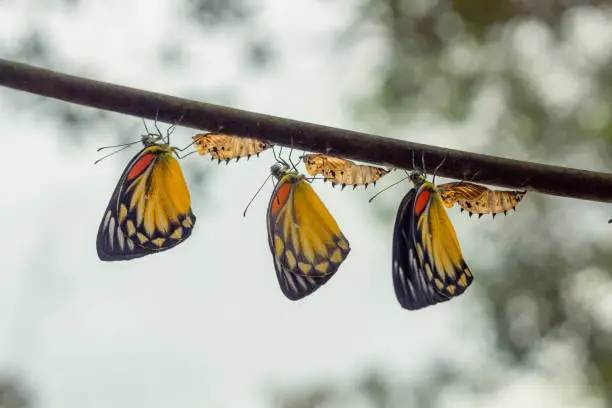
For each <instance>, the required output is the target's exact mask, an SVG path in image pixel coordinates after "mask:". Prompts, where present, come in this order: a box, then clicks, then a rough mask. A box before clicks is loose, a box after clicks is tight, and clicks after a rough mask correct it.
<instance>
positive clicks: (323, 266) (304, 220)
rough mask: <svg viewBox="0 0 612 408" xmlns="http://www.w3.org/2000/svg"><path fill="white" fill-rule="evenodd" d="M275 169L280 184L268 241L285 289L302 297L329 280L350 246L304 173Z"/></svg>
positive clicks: (274, 197)
mask: <svg viewBox="0 0 612 408" xmlns="http://www.w3.org/2000/svg"><path fill="white" fill-rule="evenodd" d="M271 172H272V175H273V176H275V177H276V179H277V180H278V183H277V184H276V187H275V188H274V193H273V194H272V197H271V198H270V203H269V205H268V211H267V217H266V218H267V224H268V243H269V245H270V251H271V252H272V256H273V258H274V268H275V269H276V277H277V278H278V283H279V285H280V287H281V290H282V291H283V293H284V294H285V296H286V297H287V298H289V299H291V300H298V299H301V298H303V297H305V296H308V295H310V294H311V293H313V292H314V291H315V290H317V289H319V288H320V287H321V286H322V285H323V284H325V283H326V282H327V281H328V280H329V279H330V278H331V277H332V276H333V275H334V274H335V273H336V271H337V270H338V267H339V266H340V264H342V262H343V261H344V260H345V259H346V257H347V256H348V254H349V252H350V250H351V248H350V245H349V242H348V240H347V239H346V238H345V236H344V234H343V233H342V231H340V227H338V224H337V223H336V220H334V218H333V217H332V215H331V214H330V213H329V211H328V210H327V208H326V207H325V205H324V204H323V202H322V201H321V199H320V198H319V196H318V195H317V193H315V191H314V190H313V188H312V187H311V186H310V184H309V183H308V182H306V181H305V177H304V176H303V175H301V174H299V173H297V172H296V171H290V170H289V167H288V166H286V165H280V164H276V165H274V166H272V168H271Z"/></svg>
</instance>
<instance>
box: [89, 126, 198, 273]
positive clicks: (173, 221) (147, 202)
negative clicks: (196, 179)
mask: <svg viewBox="0 0 612 408" xmlns="http://www.w3.org/2000/svg"><path fill="white" fill-rule="evenodd" d="M160 140H162V141H163V138H162V136H161V134H160V135H155V134H147V135H145V136H143V138H142V143H143V145H144V148H143V149H142V150H141V151H140V152H138V154H137V155H136V156H134V158H133V159H132V160H131V161H130V162H129V163H128V165H127V166H126V168H125V170H124V171H123V174H122V175H121V178H120V179H119V182H118V183H117V186H116V187H115V191H114V192H113V195H112V196H111V199H110V201H109V203H108V206H107V207H106V211H105V212H104V216H103V217H102V221H101V222H100V227H99V229H98V237H97V241H96V248H97V251H98V257H99V258H100V259H101V260H103V261H122V260H128V259H134V258H139V257H142V256H145V255H149V254H154V253H157V252H161V251H164V250H167V249H170V248H172V247H174V246H176V245H178V244H180V243H181V242H183V241H184V240H186V239H187V238H189V236H190V235H191V231H192V230H193V227H194V225H195V222H196V217H195V215H194V214H193V212H192V211H191V198H190V196H189V190H188V188H187V184H186V183H185V178H184V176H183V172H182V170H181V167H180V165H179V163H178V160H177V159H176V158H175V157H174V156H173V154H174V153H175V151H176V148H174V147H170V146H169V144H168V143H159V141H160Z"/></svg>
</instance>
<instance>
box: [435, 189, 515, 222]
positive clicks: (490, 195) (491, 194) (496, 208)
mask: <svg viewBox="0 0 612 408" xmlns="http://www.w3.org/2000/svg"><path fill="white" fill-rule="evenodd" d="M438 190H439V191H440V194H441V195H442V199H443V201H444V205H445V206H446V207H449V208H450V207H452V206H453V205H454V204H455V203H457V204H458V205H459V206H460V207H461V210H462V211H463V210H465V211H467V212H468V213H469V214H470V215H472V214H478V215H479V216H482V215H483V214H492V215H493V216H494V217H495V214H500V213H504V214H506V213H507V212H508V211H510V210H514V209H515V207H516V205H517V204H518V203H519V202H520V201H521V200H522V199H523V197H525V194H526V191H518V190H508V191H503V190H490V189H488V188H487V187H485V186H481V185H479V184H474V183H468V182H464V181H461V182H454V183H446V184H441V185H439V186H438Z"/></svg>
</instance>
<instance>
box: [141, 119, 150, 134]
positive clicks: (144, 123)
mask: <svg viewBox="0 0 612 408" xmlns="http://www.w3.org/2000/svg"><path fill="white" fill-rule="evenodd" d="M141 119H142V124H143V126H144V128H145V131H146V132H147V135H150V134H151V132H149V128H148V127H147V122H145V120H144V118H141Z"/></svg>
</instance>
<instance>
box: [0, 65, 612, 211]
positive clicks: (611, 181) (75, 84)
mask: <svg viewBox="0 0 612 408" xmlns="http://www.w3.org/2000/svg"><path fill="white" fill-rule="evenodd" d="M0 85H3V86H5V87H9V88H13V89H17V90H20V91H26V92H30V93H34V94H37V95H42V96H46V97H50V98H55V99H59V100H63V101H66V102H71V103H75V104H79V105H85V106H89V107H92V108H97V109H104V110H108V111H113V112H118V113H122V114H125V115H132V116H136V117H139V118H148V119H151V120H153V119H155V117H156V115H157V120H158V121H162V122H166V123H171V124H174V123H176V122H177V121H179V119H180V126H185V127H191V128H194V129H205V130H208V131H211V132H223V133H227V134H233V135H237V136H244V137H254V138H259V139H264V140H267V141H270V142H272V143H274V144H277V145H282V146H287V147H294V148H296V149H300V150H308V151H313V152H319V153H325V154H329V155H333V156H339V157H344V158H348V159H354V160H361V161H366V162H370V163H376V164H379V165H383V166H387V167H396V168H400V169H406V170H412V166H413V157H416V158H417V162H418V163H417V164H419V163H420V162H421V157H423V158H424V160H425V163H426V164H428V166H427V167H428V169H427V170H428V171H433V169H434V168H435V167H436V165H437V164H439V163H441V162H442V161H443V160H444V163H443V165H442V166H441V167H440V168H439V169H438V170H437V173H436V174H438V175H440V176H444V177H449V178H455V179H459V180H469V181H474V182H480V183H484V184H489V185H495V186H502V187H508V188H516V189H524V190H530V191H537V192H540V193H544V194H552V195H556V196H562V197H572V198H578V199H584V200H594V201H605V202H612V174H606V173H599V172H593V171H586V170H579V169H572V168H567V167H560V166H550V165H544V164H537V163H531V162H525V161H519V160H511V159H506V158H503V157H495V156H488V155H483V154H477V153H470V152H465V151H460V150H453V149H444V148H440V147H436V146H429V145H425V144H420V143H413V142H409V141H406V140H399V139H392V138H387V137H381V136H376V135H371V134H367V133H360V132H353V131H350V130H345V129H338V128H333V127H328V126H322V125H317V124H314V123H307V122H300V121H296V120H292V119H285V118H280V117H275V116H270V115H265V114H260V113H255V112H249V111H244V110H239V109H234V108H230V107H226V106H219V105H212V104H208V103H203V102H198V101H194V100H189V99H184V98H178V97H175V96H171V95H164V94H160V93H155V92H148V91H144V90H140V89H135V88H129V87H125V86H120V85H115V84H111V83H106V82H100V81H95V80H91V79H86V78H81V77H77V76H72V75H67V74H63V73H60V72H55V71H51V70H48V69H43V68H38V67H34V66H31V65H26V64H22V63H18V62H14V61H8V60H3V59H0ZM322 97H323V96H322Z"/></svg>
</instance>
